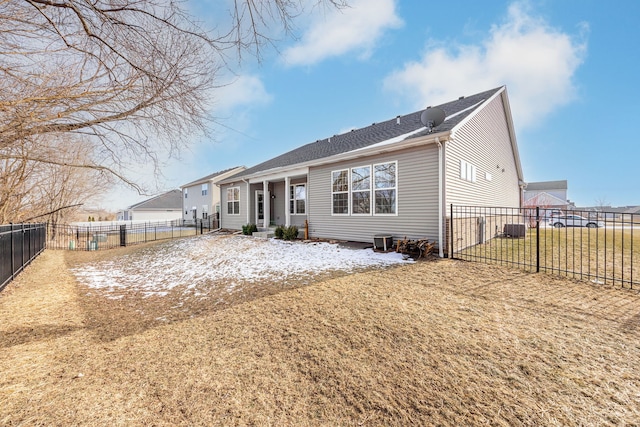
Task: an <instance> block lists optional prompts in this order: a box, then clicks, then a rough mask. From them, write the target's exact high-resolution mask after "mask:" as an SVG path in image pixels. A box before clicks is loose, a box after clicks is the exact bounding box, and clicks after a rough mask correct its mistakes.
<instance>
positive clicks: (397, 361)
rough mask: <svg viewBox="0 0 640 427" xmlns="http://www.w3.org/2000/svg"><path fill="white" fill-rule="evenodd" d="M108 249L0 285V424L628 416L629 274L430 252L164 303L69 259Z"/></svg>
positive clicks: (638, 333)
mask: <svg viewBox="0 0 640 427" xmlns="http://www.w3.org/2000/svg"><path fill="white" fill-rule="evenodd" d="M143 249H144V248H142V249H141V248H136V249H129V248H127V249H124V250H130V251H135V250H143ZM115 253H121V252H118V251H113V252H112V251H109V252H98V253H95V252H94V253H86V254H73V253H67V252H62V251H45V252H44V254H43V255H41V256H40V257H39V258H38V259H37V260H36V261H35V262H34V263H33V264H32V265H31V266H29V267H28V268H27V269H26V271H25V272H24V273H23V274H21V275H20V276H19V277H18V279H17V280H16V281H14V282H13V283H11V284H10V285H9V286H8V287H7V288H6V289H5V291H3V292H2V293H0V372H1V373H2V375H1V376H0V425H3V426H18V425H19V426H33V425H47V426H50V425H52V426H57V425H59V426H70V425H74V426H89V425H90V426H94V425H105V426H107V425H108V426H174V425H184V426H192V425H202V426H215V425H224V426H230V425H256V426H270V425H273V426H294V425H295V426H356V425H357V426H377V425H385V426H387V425H389V426H393V425H494V426H496V425H498V426H499V425H504V426H519V425H546V426H553V425H563V426H579V425H598V426H600V425H627V426H628V425H640V365H639V361H640V295H638V294H637V293H636V292H635V291H629V290H620V289H612V288H609V287H603V286H596V285H593V284H589V283H585V282H577V281H571V280H567V279H561V278H555V277H551V276H548V275H542V274H530V273H523V272H520V271H517V270H512V269H505V268H500V267H496V266H490V265H483V264H473V263H466V262H461V261H450V260H430V261H423V262H419V263H416V264H413V265H404V266H401V267H395V268H389V269H386V270H372V271H367V272H361V273H357V274H351V275H337V276H336V277H333V278H323V279H322V281H318V282H317V283H315V284H313V285H308V286H302V285H300V286H298V287H296V286H293V287H291V286H288V287H282V286H278V284H277V283H276V284H262V285H261V286H256V287H255V288H253V289H249V290H247V291H245V292H244V293H243V294H242V295H234V296H230V297H229V298H227V299H226V300H224V301H223V302H221V303H215V304H214V303H213V302H209V303H206V302H202V301H200V302H198V303H194V304H193V306H191V305H189V304H188V303H187V304H182V305H181V306H180V307H175V306H172V300H171V295H168V296H167V297H165V299H162V298H160V297H158V298H141V297H140V296H138V295H135V294H132V295H126V296H125V297H123V298H122V299H119V300H113V299H107V298H104V297H103V296H101V295H100V294H99V293H97V292H95V291H91V292H89V290H88V289H87V288H86V287H85V286H84V285H83V284H80V283H77V282H76V279H75V278H74V276H72V275H71V273H70V272H69V267H70V266H73V265H78V263H83V262H91V261H92V258H91V257H109V256H113V254H115Z"/></svg>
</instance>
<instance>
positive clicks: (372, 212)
mask: <svg viewBox="0 0 640 427" xmlns="http://www.w3.org/2000/svg"><path fill="white" fill-rule="evenodd" d="M388 164H394V165H395V168H394V169H395V173H394V177H395V186H394V187H384V188H380V189H376V176H375V175H376V171H375V167H376V166H379V165H388ZM367 167H368V168H369V171H370V175H369V190H355V191H354V190H353V185H352V184H353V182H352V170H353V169H359V168H367ZM345 171H346V172H347V190H346V191H334V174H336V173H341V172H345ZM330 185H331V202H330V205H331V216H355V217H371V216H398V215H399V214H398V210H399V209H398V194H399V187H400V185H399V180H398V160H389V161H383V162H376V163H373V162H372V163H370V164H368V165H367V164H365V165H360V166H349V167H346V168H343V169H335V170H332V171H331V175H330ZM383 190H393V191H394V192H395V197H394V205H393V209H394V212H393V213H376V200H375V197H376V191H383ZM367 191H368V192H369V203H370V205H369V213H354V212H353V193H357V192H367ZM336 194H346V195H347V212H346V213H335V209H334V201H335V200H334V196H335V195H336Z"/></svg>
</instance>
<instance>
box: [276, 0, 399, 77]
mask: <svg viewBox="0 0 640 427" xmlns="http://www.w3.org/2000/svg"><path fill="white" fill-rule="evenodd" d="M402 24H403V22H402V20H401V19H400V18H399V17H398V16H397V15H396V11H395V0H353V1H350V2H349V7H347V8H344V9H341V10H337V9H330V10H329V11H328V12H327V13H326V14H320V13H318V14H315V15H314V18H313V20H312V21H311V23H310V24H309V27H308V30H307V31H306V32H305V33H304V34H303V35H302V37H301V41H300V42H299V43H297V44H295V45H294V46H292V47H290V48H288V49H286V50H285V51H284V52H283V57H284V60H285V62H286V63H287V65H311V64H315V63H317V62H320V61H322V60H324V59H326V58H329V57H332V56H339V55H344V54H346V53H353V52H355V53H357V54H358V55H359V56H362V57H367V56H368V55H369V54H370V53H371V51H372V50H373V49H374V47H375V44H376V42H377V41H378V40H379V39H380V37H381V36H382V34H383V32H384V30H386V29H389V28H398V27H400V26H401V25H402Z"/></svg>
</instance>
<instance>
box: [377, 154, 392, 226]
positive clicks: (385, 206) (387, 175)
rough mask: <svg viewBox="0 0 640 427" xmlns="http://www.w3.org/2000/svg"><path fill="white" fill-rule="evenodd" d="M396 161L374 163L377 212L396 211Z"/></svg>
mask: <svg viewBox="0 0 640 427" xmlns="http://www.w3.org/2000/svg"><path fill="white" fill-rule="evenodd" d="M396 166H397V165H396V162H391V163H380V164H377V165H373V170H374V181H375V183H374V186H375V190H374V193H375V196H374V197H375V206H376V207H375V211H374V212H375V213H376V214H392V215H394V214H395V213H396V200H397V199H396V192H397V171H396Z"/></svg>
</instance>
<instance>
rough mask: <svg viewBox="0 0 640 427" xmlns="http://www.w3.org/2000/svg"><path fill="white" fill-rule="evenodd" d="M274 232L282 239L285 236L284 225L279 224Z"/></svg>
mask: <svg viewBox="0 0 640 427" xmlns="http://www.w3.org/2000/svg"><path fill="white" fill-rule="evenodd" d="M274 233H275V235H276V239H282V238H283V237H284V225H279V226H277V227H276V230H275V231H274Z"/></svg>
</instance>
